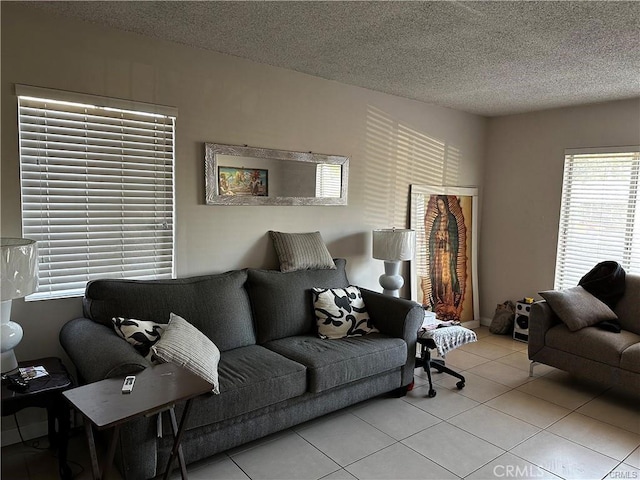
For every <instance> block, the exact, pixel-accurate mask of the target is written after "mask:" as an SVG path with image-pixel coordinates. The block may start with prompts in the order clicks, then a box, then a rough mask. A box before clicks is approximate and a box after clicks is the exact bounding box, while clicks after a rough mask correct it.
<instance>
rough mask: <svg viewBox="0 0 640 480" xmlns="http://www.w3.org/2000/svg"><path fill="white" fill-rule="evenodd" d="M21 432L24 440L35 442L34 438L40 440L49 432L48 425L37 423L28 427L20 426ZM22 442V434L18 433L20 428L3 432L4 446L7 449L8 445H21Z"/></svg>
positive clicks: (29, 424) (27, 425)
mask: <svg viewBox="0 0 640 480" xmlns="http://www.w3.org/2000/svg"><path fill="white" fill-rule="evenodd" d="M20 431H21V432H22V438H24V440H33V439H34V438H40V437H43V436H45V435H47V433H48V431H49V427H48V423H47V422H46V421H44V422H35V423H28V424H26V425H20ZM21 441H22V440H21V439H20V433H18V428H17V427H15V428H9V429H7V430H3V431H2V442H1V444H2V446H3V447H6V446H8V445H13V444H15V443H20V442H21Z"/></svg>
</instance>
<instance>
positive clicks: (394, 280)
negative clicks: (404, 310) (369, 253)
mask: <svg viewBox="0 0 640 480" xmlns="http://www.w3.org/2000/svg"><path fill="white" fill-rule="evenodd" d="M378 280H379V281H380V286H381V287H382V288H383V290H382V293H384V294H385V295H391V296H392V297H399V296H400V292H399V290H400V289H401V288H402V286H403V285H404V278H402V275H400V262H399V261H398V262H389V261H386V260H385V262H384V274H383V275H380V278H379V279H378Z"/></svg>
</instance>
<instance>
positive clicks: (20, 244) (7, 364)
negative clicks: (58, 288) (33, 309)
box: [0, 238, 38, 373]
mask: <svg viewBox="0 0 640 480" xmlns="http://www.w3.org/2000/svg"><path fill="white" fill-rule="evenodd" d="M1 244H2V249H1V250H2V258H1V259H0V263H1V271H0V281H1V282H2V286H1V287H0V290H1V296H0V300H1V301H2V303H1V307H0V308H1V312H0V314H1V315H2V316H1V319H0V320H1V322H0V347H1V350H2V357H1V358H0V366H1V368H2V373H7V372H10V371H11V370H15V369H16V368H18V362H17V361H16V356H15V354H14V353H13V349H14V348H15V347H16V346H17V345H18V344H19V343H20V340H22V327H21V326H20V325H18V324H17V323H16V322H12V321H11V302H12V300H13V299H14V298H22V297H25V296H27V295H29V294H30V293H33V292H35V291H36V288H37V286H38V248H37V244H36V242H35V241H34V240H29V239H27V238H2V239H1Z"/></svg>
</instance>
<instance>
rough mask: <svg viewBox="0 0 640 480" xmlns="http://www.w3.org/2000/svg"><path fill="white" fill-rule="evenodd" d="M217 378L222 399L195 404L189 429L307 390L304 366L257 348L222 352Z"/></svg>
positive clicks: (203, 399) (213, 397)
mask: <svg viewBox="0 0 640 480" xmlns="http://www.w3.org/2000/svg"><path fill="white" fill-rule="evenodd" d="M218 378H219V382H220V395H201V396H199V397H197V398H196V399H195V400H194V402H193V407H192V411H191V414H190V416H189V424H188V428H194V427H199V426H203V425H209V424H211V423H214V422H219V421H222V420H228V419H230V418H234V417H236V416H239V415H243V414H245V413H248V412H252V411H254V410H258V409H259V408H262V407H267V406H269V405H274V404H276V403H279V402H281V401H283V400H287V399H289V398H293V397H297V396H299V395H302V394H303V393H305V392H306V390H307V376H306V369H305V367H304V366H303V365H300V364H299V363H296V362H294V361H292V360H289V359H288V358H285V357H283V356H282V355H278V354H277V353H275V352H273V351H271V350H268V349H266V348H264V347H261V346H258V345H250V346H247V347H241V348H236V349H233V350H227V351H225V352H222V354H221V356H220V362H219V363H218Z"/></svg>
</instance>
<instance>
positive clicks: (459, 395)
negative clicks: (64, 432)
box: [2, 327, 640, 480]
mask: <svg viewBox="0 0 640 480" xmlns="http://www.w3.org/2000/svg"><path fill="white" fill-rule="evenodd" d="M477 333H478V337H479V341H478V342H477V343H473V344H468V345H465V346H463V347H461V348H459V349H457V350H455V351H453V352H451V353H449V354H448V355H447V363H448V365H450V366H452V367H454V368H455V369H457V370H459V371H463V370H464V372H465V373H464V375H465V376H466V380H467V382H466V387H465V388H464V389H462V390H460V391H459V390H457V389H456V386H455V383H456V381H457V380H456V379H454V378H452V377H449V376H447V375H443V374H435V375H434V378H435V379H436V381H437V383H436V391H437V395H436V397H434V398H428V397H427V396H426V393H427V387H426V383H427V382H426V376H425V374H424V372H422V371H421V370H416V388H415V389H414V390H413V391H411V392H409V394H408V395H407V396H406V397H404V398H389V397H379V398H375V399H372V400H370V401H367V402H364V403H361V404H358V405H355V406H353V407H351V408H347V409H345V410H341V411H339V412H336V413H334V414H332V415H328V416H326V417H323V418H321V419H317V420H314V421H311V422H308V423H305V424H302V425H299V426H297V427H295V428H292V429H290V430H286V431H284V432H281V433H278V434H275V435H272V436H270V437H268V438H265V439H262V440H259V441H256V442H253V443H250V444H247V445H244V446H242V447H239V448H236V449H232V450H230V451H228V452H226V453H224V454H220V455H217V456H215V457H212V458H210V459H208V460H205V461H202V462H199V463H196V464H192V465H189V477H190V478H191V479H194V480H205V479H206V480H209V479H238V480H240V479H248V478H250V479H296V480H297V479H326V480H343V479H360V480H364V479H449V478H452V479H457V478H465V479H490V478H517V479H524V478H534V479H548V478H552V479H557V478H564V479H605V478H618V479H637V478H640V399H639V398H637V397H635V398H634V397H630V396H627V395H625V394H623V393H621V392H619V391H616V390H611V389H610V390H607V389H603V388H601V387H599V386H597V385H592V384H589V383H586V382H583V381H579V380H577V379H575V378H572V377H570V376H569V375H567V374H566V373H564V372H561V371H559V370H556V369H553V368H550V367H547V366H544V365H538V366H537V367H536V368H535V370H534V374H535V377H533V378H529V376H528V369H529V362H528V359H527V355H526V344H523V343H520V342H514V341H513V340H511V339H510V338H509V337H505V336H495V335H491V334H490V333H489V331H488V329H487V328H486V327H481V328H480V329H478V330H477ZM43 442H46V440H43ZM70 457H71V459H72V460H74V461H75V462H78V463H80V464H82V465H83V466H84V471H83V472H81V473H79V474H78V475H77V477H75V478H80V479H89V478H91V474H90V468H89V467H88V463H87V460H86V459H87V453H86V447H85V445H84V437H83V432H82V430H79V431H78V432H77V434H76V435H75V437H74V438H73V439H72V440H71V453H70ZM55 462H56V461H55V459H53V457H52V456H51V454H50V453H49V452H48V451H36V450H33V449H29V448H26V447H23V446H20V445H14V446H10V447H6V448H3V449H2V478H3V479H23V478H24V479H36V478H38V479H49V478H55V472H56V463H55ZM73 470H74V473H76V472H80V467H79V466H78V465H73ZM109 478H113V479H119V478H120V477H119V476H118V474H117V473H115V472H114V473H113V474H112V475H110V476H109ZM173 478H179V474H178V472H177V471H174V475H173Z"/></svg>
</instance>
